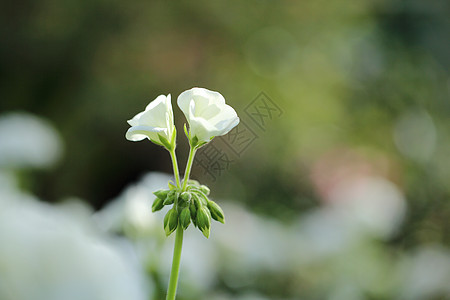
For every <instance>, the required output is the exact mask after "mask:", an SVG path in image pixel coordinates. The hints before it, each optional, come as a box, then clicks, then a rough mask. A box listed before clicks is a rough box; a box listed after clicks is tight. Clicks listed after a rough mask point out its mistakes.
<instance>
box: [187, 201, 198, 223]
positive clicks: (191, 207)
mask: <svg viewBox="0 0 450 300" xmlns="http://www.w3.org/2000/svg"><path fill="white" fill-rule="evenodd" d="M189 210H190V211H191V217H192V219H195V218H196V216H197V207H195V204H194V202H191V204H189Z"/></svg>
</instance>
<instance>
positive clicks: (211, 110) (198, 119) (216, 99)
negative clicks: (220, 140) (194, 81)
mask: <svg viewBox="0 0 450 300" xmlns="http://www.w3.org/2000/svg"><path fill="white" fill-rule="evenodd" d="M177 102H178V106H179V107H180V109H181V110H182V111H183V113H184V115H185V116H186V119H187V121H188V123H189V132H190V136H191V137H192V138H194V137H197V138H198V140H199V141H201V142H209V141H210V140H211V139H212V138H213V137H215V136H221V135H225V134H227V133H228V132H229V131H230V130H231V129H233V128H234V127H235V126H236V125H237V124H239V118H238V116H237V114H236V111H235V110H234V109H233V108H232V107H231V106H229V105H227V104H225V98H224V97H223V96H222V95H221V94H220V93H218V92H213V91H210V90H207V89H204V88H192V89H190V90H187V91H184V92H183V93H181V94H180V96H178V100H177Z"/></svg>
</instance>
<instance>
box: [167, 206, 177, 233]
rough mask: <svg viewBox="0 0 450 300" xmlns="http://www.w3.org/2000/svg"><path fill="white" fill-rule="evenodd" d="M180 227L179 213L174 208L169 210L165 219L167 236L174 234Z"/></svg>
mask: <svg viewBox="0 0 450 300" xmlns="http://www.w3.org/2000/svg"><path fill="white" fill-rule="evenodd" d="M177 226H178V213H177V210H176V209H174V208H172V209H171V210H169V211H168V212H167V214H166V216H165V217H164V231H165V232H166V236H169V235H170V234H171V233H172V232H174V231H175V229H177Z"/></svg>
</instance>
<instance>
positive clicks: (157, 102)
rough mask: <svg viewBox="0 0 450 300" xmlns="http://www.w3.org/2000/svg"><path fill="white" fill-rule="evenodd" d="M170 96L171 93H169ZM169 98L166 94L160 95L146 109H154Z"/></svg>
mask: <svg viewBox="0 0 450 300" xmlns="http://www.w3.org/2000/svg"><path fill="white" fill-rule="evenodd" d="M169 96H170V95H169ZM166 100H167V97H166V96H164V95H159V96H158V97H156V99H155V100H153V101H152V102H150V103H149V104H148V105H147V107H146V108H145V110H151V109H154V108H155V107H156V106H158V105H160V104H165V103H166Z"/></svg>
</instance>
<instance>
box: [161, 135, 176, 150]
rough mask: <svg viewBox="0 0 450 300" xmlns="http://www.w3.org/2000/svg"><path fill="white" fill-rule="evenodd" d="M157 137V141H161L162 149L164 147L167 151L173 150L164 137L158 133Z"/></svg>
mask: <svg viewBox="0 0 450 300" xmlns="http://www.w3.org/2000/svg"><path fill="white" fill-rule="evenodd" d="M158 137H159V140H160V141H161V143H162V144H163V145H164V147H166V149H167V150H172V149H173V144H171V143H170V142H169V141H168V140H167V139H166V138H165V137H163V136H162V135H160V134H159V133H158Z"/></svg>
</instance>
